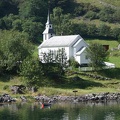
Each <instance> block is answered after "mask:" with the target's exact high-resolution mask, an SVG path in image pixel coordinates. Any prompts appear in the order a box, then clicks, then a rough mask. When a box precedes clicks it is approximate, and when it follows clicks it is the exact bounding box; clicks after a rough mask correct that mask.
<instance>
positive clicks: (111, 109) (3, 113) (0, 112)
mask: <svg viewBox="0 0 120 120" xmlns="http://www.w3.org/2000/svg"><path fill="white" fill-rule="evenodd" d="M0 120H120V102H109V103H77V104H74V103H55V104H53V105H52V106H51V107H47V108H44V109H41V105H40V104H39V103H29V104H28V103H19V104H18V103H17V104H4V105H3V104H1V105H0Z"/></svg>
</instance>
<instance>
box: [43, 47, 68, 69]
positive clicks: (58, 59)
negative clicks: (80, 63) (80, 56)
mask: <svg viewBox="0 0 120 120" xmlns="http://www.w3.org/2000/svg"><path fill="white" fill-rule="evenodd" d="M42 54H43V59H42V60H41V61H43V62H44V63H59V64H60V65H61V66H62V67H64V68H66V66H67V56H66V53H65V49H64V48H62V49H58V50H54V51H52V50H49V51H48V52H47V53H42Z"/></svg>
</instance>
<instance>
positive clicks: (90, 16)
mask: <svg viewBox="0 0 120 120" xmlns="http://www.w3.org/2000/svg"><path fill="white" fill-rule="evenodd" d="M85 18H89V19H90V20H93V19H96V18H97V16H96V12H93V11H88V12H87V13H86V15H85Z"/></svg>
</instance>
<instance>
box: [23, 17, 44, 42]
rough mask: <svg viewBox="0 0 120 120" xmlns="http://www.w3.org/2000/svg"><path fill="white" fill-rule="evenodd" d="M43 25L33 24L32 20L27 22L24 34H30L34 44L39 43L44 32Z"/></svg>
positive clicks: (29, 37) (39, 23)
mask: <svg viewBox="0 0 120 120" xmlns="http://www.w3.org/2000/svg"><path fill="white" fill-rule="evenodd" d="M42 28H43V25H42V24H41V22H33V21H31V20H29V19H28V20H25V21H24V23H23V24H22V29H23V32H25V33H27V34H28V39H29V41H32V42H33V43H37V42H38V41H39V39H40V37H41V34H40V33H42V31H43V29H42Z"/></svg>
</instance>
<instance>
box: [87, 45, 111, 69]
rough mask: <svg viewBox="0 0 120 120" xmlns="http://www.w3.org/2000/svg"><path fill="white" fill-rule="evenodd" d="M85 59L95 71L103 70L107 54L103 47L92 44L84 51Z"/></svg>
mask: <svg viewBox="0 0 120 120" xmlns="http://www.w3.org/2000/svg"><path fill="white" fill-rule="evenodd" d="M86 53H87V58H88V59H89V60H90V66H91V67H92V68H93V69H94V70H95V71H97V70H100V69H103V66H104V61H106V60H107V59H108V55H109V52H108V51H106V50H105V48H104V47H103V45H101V44H98V43H92V44H90V45H89V47H88V48H87V50H86Z"/></svg>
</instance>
